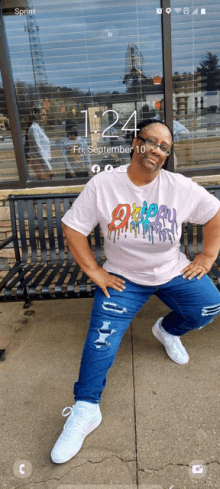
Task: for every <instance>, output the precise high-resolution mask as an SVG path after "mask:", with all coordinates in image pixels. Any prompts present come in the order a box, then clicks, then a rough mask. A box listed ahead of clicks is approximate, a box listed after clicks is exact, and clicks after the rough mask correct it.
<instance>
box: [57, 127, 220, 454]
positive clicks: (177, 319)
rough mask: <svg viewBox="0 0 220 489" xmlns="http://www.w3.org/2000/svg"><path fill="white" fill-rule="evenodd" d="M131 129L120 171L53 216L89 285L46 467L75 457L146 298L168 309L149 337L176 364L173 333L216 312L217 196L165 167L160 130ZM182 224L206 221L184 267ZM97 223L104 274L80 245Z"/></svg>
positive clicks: (164, 130) (181, 352) (181, 359)
mask: <svg viewBox="0 0 220 489" xmlns="http://www.w3.org/2000/svg"><path fill="white" fill-rule="evenodd" d="M138 127H139V132H138V135H137V137H134V138H133V142H132V153H131V156H132V159H131V164H130V165H126V169H127V171H126V172H117V168H116V169H114V170H113V172H112V173H110V174H107V173H106V172H102V173H99V174H98V175H95V176H94V177H93V178H92V179H91V180H90V181H89V182H88V183H87V184H86V185H85V187H84V189H83V191H82V192H81V194H80V195H79V197H78V198H77V199H76V200H75V202H74V203H73V205H72V208H71V209H69V210H68V211H67V213H66V214H65V216H64V217H63V219H62V221H63V224H62V227H63V229H64V232H65V235H66V239H67V243H68V246H69V248H70V251H71V253H72V254H73V256H74V258H75V260H76V261H77V262H78V263H79V265H80V266H81V268H82V269H83V270H84V272H85V273H86V274H87V275H88V277H90V279H91V280H92V281H93V282H95V283H96V284H97V287H96V290H95V296H94V303H93V309H92V316H91V321H90V326H89V329H88V333H87V338H86V341H85V345H84V350H83V354H82V359H81V367H80V372H79V379H78V382H76V383H75V384H74V397H75V405H73V406H72V407H70V408H68V409H69V412H68V413H65V412H63V414H64V415H66V416H67V415H69V418H68V420H67V422H66V424H65V429H64V430H63V432H62V433H61V435H60V437H59V438H58V440H57V442H56V444H55V446H54V448H53V450H52V452H51V458H52V460H53V461H54V462H55V463H63V462H66V461H68V460H70V459H71V458H72V457H74V456H75V455H76V453H78V451H79V450H80V448H81V446H82V443H83V440H84V438H85V436H86V435H88V434H89V433H90V432H91V431H93V430H94V429H95V428H96V427H97V426H98V425H99V424H100V423H101V420H102V415H101V412H100V407H99V404H100V402H101V395H102V392H103V390H104V388H105V385H106V375H107V372H108V370H109V368H110V367H111V365H112V363H113V361H114V359H115V356H116V353H117V351H118V348H119V345H120V342H121V340H122V337H123V335H124V333H125V331H126V330H127V328H128V327H129V324H130V322H131V321H132V319H133V318H134V317H135V315H136V314H137V312H138V311H139V310H140V308H141V307H142V306H143V305H144V304H145V303H146V301H147V300H148V299H149V297H150V296H151V295H153V294H154V295H156V296H157V297H158V298H159V299H161V300H162V301H163V302H164V303H165V304H166V305H167V306H168V307H169V308H170V309H171V310H172V312H170V313H169V314H168V315H167V316H166V317H164V318H159V319H158V320H157V321H156V323H155V324H154V326H153V334H154V335H155V336H156V338H157V339H158V340H159V341H160V342H161V343H162V344H163V345H164V346H165V349H166V352H167V354H168V356H169V357H170V358H171V359H172V360H173V361H174V362H176V363H178V364H186V363H187V362H188V361H189V355H188V353H187V351H186V350H185V348H184V346H183V344H182V342H181V340H180V336H182V335H184V334H185V333H187V332H188V331H191V330H193V329H200V328H202V327H204V326H205V325H206V324H208V323H210V322H211V321H212V320H213V318H214V317H215V316H216V315H217V314H219V312H220V293H219V291H218V289H217V288H216V286H215V285H214V284H213V282H212V281H211V279H210V278H209V277H208V275H207V272H208V271H209V270H210V269H211V267H212V265H213V263H214V261H215V260H216V257H217V256H218V251H219V247H220V209H219V208H220V203H219V200H218V199H216V198H215V197H214V196H213V195H211V194H209V192H207V191H206V190H205V189H204V188H203V187H200V186H199V185H197V184H196V183H195V182H193V181H192V180H191V179H190V178H186V177H184V176H183V175H181V174H178V173H171V172H169V171H165V168H166V166H165V168H164V165H165V164H166V159H167V157H168V156H169V154H170V153H171V151H172V146H173V136H172V132H171V131H170V129H169V128H168V126H166V124H164V123H163V122H162V121H155V120H153V119H150V120H148V121H143V122H142V123H141V124H140V125H139V126H138ZM186 221H188V222H192V223H193V222H194V223H197V224H205V226H204V234H203V250H202V253H201V254H200V255H198V256H197V257H196V258H195V260H194V261H193V262H192V263H190V261H189V260H188V259H187V257H186V255H185V254H184V253H182V252H181V251H180V238H181V232H182V223H183V222H186ZM98 222H99V223H100V224H101V226H102V230H103V234H104V238H105V255H106V258H107V261H106V262H105V263H104V265H103V268H101V267H99V266H98V264H97V262H96V261H95V259H94V257H93V255H92V252H91V250H90V248H89V245H88V241H87V236H88V235H89V233H90V232H91V230H92V229H93V228H94V227H95V226H96V224H97V223H98ZM66 409H67V408H66ZM64 411H65V410H64Z"/></svg>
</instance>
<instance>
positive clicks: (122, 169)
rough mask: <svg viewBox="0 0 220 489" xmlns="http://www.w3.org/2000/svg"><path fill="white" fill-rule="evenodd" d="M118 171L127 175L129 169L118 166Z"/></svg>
mask: <svg viewBox="0 0 220 489" xmlns="http://www.w3.org/2000/svg"><path fill="white" fill-rule="evenodd" d="M116 171H117V172H119V173H126V171H127V168H125V166H124V165H121V166H118V167H117V170H116Z"/></svg>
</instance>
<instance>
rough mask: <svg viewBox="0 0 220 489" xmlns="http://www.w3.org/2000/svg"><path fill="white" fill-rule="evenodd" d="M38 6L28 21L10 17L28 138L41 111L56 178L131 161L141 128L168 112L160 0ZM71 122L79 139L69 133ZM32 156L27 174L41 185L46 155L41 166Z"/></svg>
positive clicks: (13, 59) (8, 24) (11, 47)
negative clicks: (37, 109) (134, 136)
mask: <svg viewBox="0 0 220 489" xmlns="http://www.w3.org/2000/svg"><path fill="white" fill-rule="evenodd" d="M33 7H34V10H35V12H34V13H31V14H28V15H27V16H15V15H11V16H5V25H6V32H7V37H8V44H9V51H10V58H11V64H12V68H13V76H14V80H16V95H17V101H18V108H19V114H20V120H21V126H22V131H23V134H24V136H25V135H26V134H27V133H28V131H30V127H31V126H30V124H31V123H32V124H35V125H36V124H38V122H37V121H30V116H31V114H32V111H33V108H35V107H36V105H37V106H38V105H39V106H41V108H43V109H44V110H45V112H46V116H47V117H46V119H45V123H44V126H42V125H40V127H41V129H42V130H43V131H44V133H45V136H46V137H47V138H48V139H49V143H48V146H47V147H48V155H47V164H48V168H49V165H51V167H52V170H50V171H51V172H53V176H52V178H53V180H56V179H60V178H65V177H66V178H68V179H69V178H70V179H72V178H73V179H74V178H79V177H83V176H87V177H88V176H90V175H92V173H91V170H92V167H93V166H94V165H96V164H98V165H100V167H101V170H103V169H104V167H105V166H106V165H107V164H109V163H111V164H112V165H113V166H120V165H122V164H126V163H128V162H129V161H130V141H131V134H132V132H133V130H134V129H135V127H136V126H137V124H138V122H140V120H142V119H143V118H149V117H158V116H159V112H160V111H162V109H160V101H161V100H162V99H163V98H164V90H163V87H164V80H163V77H162V73H163V70H162V41H161V16H160V15H158V13H157V8H159V7H160V1H159V0H157V1H154V2H152V1H151V0H148V1H146V0H131V1H130V2H128V3H126V2H123V3H121V4H119V3H118V1H116V0H112V1H111V3H110V4H109V3H108V2H107V1H106V0H102V1H97V0H94V1H93V2H92V3H91V2H90V1H74V2H65V3H62V4H61V3H59V4H57V3H56V2H54V1H52V0H46V1H45V2H42V1H40V0H36V1H34V2H33ZM68 121H71V124H72V127H75V132H78V134H77V135H74V134H73V133H74V130H73V131H72V134H70V131H69V132H68V131H67V126H68ZM38 125H39V124H38ZM39 134H40V132H39ZM41 136H42V134H41ZM42 138H43V136H42ZM24 139H25V141H26V143H25V144H26V146H27V137H26V136H25V138H24ZM35 143H36V141H35ZM35 143H33V140H32V145H33V144H35ZM45 146H46V139H45ZM49 149H50V153H51V159H49ZM33 153H34V151H32V154H31V151H30V152H29V150H28V153H27V148H26V154H28V157H27V158H28V168H29V176H30V178H31V179H33V178H34V179H39V177H40V179H42V177H43V173H42V172H41V171H39V169H40V168H41V166H42V153H41V159H40V160H39V154H38V153H37V151H36V152H35V155H34V154H33ZM31 157H32V161H31ZM34 159H35V162H34V161H33V160H34ZM36 170H37V172H36ZM44 175H45V174H44ZM50 175H52V173H51V174H50ZM48 176H49V174H48V173H47V177H48ZM44 178H45V179H46V176H44Z"/></svg>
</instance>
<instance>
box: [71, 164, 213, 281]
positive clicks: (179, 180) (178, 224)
mask: <svg viewBox="0 0 220 489" xmlns="http://www.w3.org/2000/svg"><path fill="white" fill-rule="evenodd" d="M128 166H129V165H125V167H124V168H125V169H126V171H125V172H118V171H117V168H115V169H114V170H113V172H112V173H106V172H101V173H98V174H97V175H95V176H94V177H93V178H91V180H90V181H89V182H88V183H87V184H86V185H85V187H84V189H83V190H82V192H81V194H80V195H79V197H77V199H76V200H75V202H74V203H73V205H72V207H71V208H70V209H69V210H68V211H67V212H66V214H65V215H64V217H63V219H62V221H63V222H64V223H65V224H66V225H67V226H69V227H70V228H72V229H75V230H76V231H78V232H80V233H82V234H84V235H85V236H88V235H89V234H90V232H91V231H92V229H93V228H94V227H95V226H96V225H97V224H98V223H100V225H101V227H102V231H103V234H104V245H105V256H106V258H107V260H106V261H105V263H104V265H103V268H104V269H105V270H107V271H108V272H112V273H115V274H118V275H122V276H123V277H125V278H127V279H128V280H130V281H132V282H135V283H137V284H141V285H160V284H164V283H167V282H169V281H170V280H172V279H173V278H174V277H177V276H178V275H181V273H180V272H181V270H182V269H183V268H185V267H186V266H187V265H188V264H189V263H190V261H189V260H188V258H187V257H186V255H185V254H184V253H182V252H181V251H180V238H181V233H182V223H183V222H191V223H196V224H205V223H207V222H208V221H209V220H210V219H212V217H214V216H215V215H216V214H217V212H218V210H219V208H220V202H219V200H218V199H217V198H216V197H214V196H213V195H211V194H210V193H209V192H208V191H207V190H205V189H204V188H203V187H200V186H199V185H198V184H197V183H195V182H193V181H192V180H191V178H187V177H184V176H183V175H181V174H180V173H171V172H169V171H167V170H163V169H161V170H160V172H159V174H158V175H157V177H156V178H155V179H154V180H153V181H152V182H150V183H148V184H147V185H143V186H137V185H135V184H134V183H133V182H132V181H131V180H130V179H129V177H128V175H127V167H128Z"/></svg>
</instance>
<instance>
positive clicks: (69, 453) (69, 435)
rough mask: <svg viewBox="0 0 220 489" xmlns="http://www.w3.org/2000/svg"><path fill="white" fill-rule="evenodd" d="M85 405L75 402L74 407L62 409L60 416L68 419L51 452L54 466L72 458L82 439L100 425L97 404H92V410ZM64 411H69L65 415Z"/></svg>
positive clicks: (99, 412)
mask: <svg viewBox="0 0 220 489" xmlns="http://www.w3.org/2000/svg"><path fill="white" fill-rule="evenodd" d="M86 404H88V402H85V401H77V402H76V404H75V405H74V406H72V407H66V408H64V409H63V411H62V415H63V416H69V418H68V420H67V421H66V423H65V425H64V427H63V431H62V433H61V435H60V436H59V438H58V440H57V442H56V443H55V445H54V447H53V450H52V452H51V459H52V461H53V462H55V463H56V464H62V463H64V462H67V461H68V460H70V459H71V458H72V457H74V456H75V455H76V454H77V453H78V452H79V450H80V448H81V446H82V444H83V442H84V438H85V437H86V436H87V435H88V434H89V433H91V432H92V431H93V430H94V429H95V428H97V427H98V426H99V425H100V423H101V421H102V415H101V411H100V407H99V404H98V403H97V404H94V408H93V407H91V404H89V405H88V407H86ZM90 407H91V409H90ZM66 409H69V410H70V411H69V412H67V413H65V411H66Z"/></svg>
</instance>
